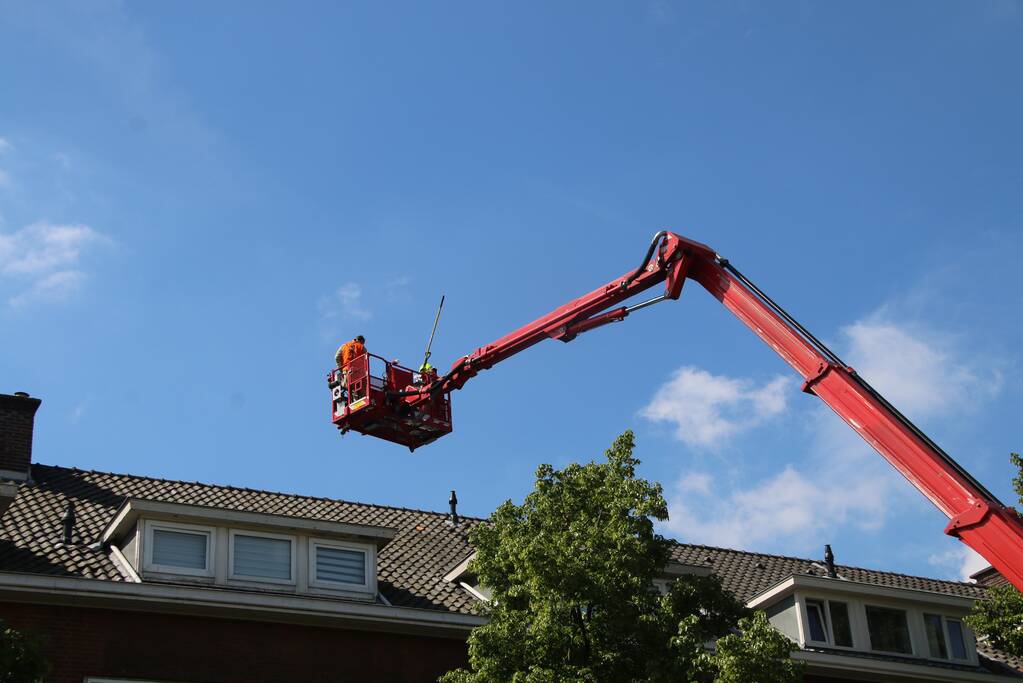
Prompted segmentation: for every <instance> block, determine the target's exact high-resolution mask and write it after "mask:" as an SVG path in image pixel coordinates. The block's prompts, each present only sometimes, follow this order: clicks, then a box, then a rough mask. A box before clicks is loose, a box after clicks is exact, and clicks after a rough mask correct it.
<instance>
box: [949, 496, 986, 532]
mask: <svg viewBox="0 0 1023 683" xmlns="http://www.w3.org/2000/svg"><path fill="white" fill-rule="evenodd" d="M990 513H991V506H989V505H988V504H987V503H985V502H984V501H977V502H976V503H974V504H973V505H972V506H971V507H970V508H969V509H968V510H965V511H963V512H960V513H959V514H958V515H956V516H955V517H953V518H952V519H951V520H950V521H949V523H948V526H946V527H945V533H946V534H948V535H949V536H958V535H959V532H960V531H964V530H966V529H970V528H972V527H975V526H977V525H979V524H982V523H983V522H984V520H985V519H987V516H988V515H989V514H990Z"/></svg>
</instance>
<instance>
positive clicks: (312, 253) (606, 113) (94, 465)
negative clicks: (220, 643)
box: [0, 0, 1023, 576]
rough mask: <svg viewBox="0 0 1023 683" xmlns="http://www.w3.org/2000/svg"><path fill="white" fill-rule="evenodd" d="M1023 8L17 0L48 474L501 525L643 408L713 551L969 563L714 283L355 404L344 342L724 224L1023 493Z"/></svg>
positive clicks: (852, 357) (23, 219)
mask: <svg viewBox="0 0 1023 683" xmlns="http://www.w3.org/2000/svg"><path fill="white" fill-rule="evenodd" d="M1021 66H1023V4H1021V3H1020V2H1017V1H1014V0H991V1H984V2H950V3H942V4H940V5H934V4H933V3H927V2H904V3H897V4H892V3H880V2H878V3H855V4H846V5H839V4H836V3H789V4H786V3H772V4H771V5H769V6H767V5H757V4H756V3H746V2H719V3H671V2H635V3H624V2H617V3H598V4H591V3H587V4H581V3H547V4H546V5H544V6H541V5H539V4H533V5H526V4H523V3H444V4H443V5H427V4H424V3H401V2H395V3H386V4H382V3H343V4H342V3H288V4H287V6H285V5H284V4H281V5H276V6H271V5H268V4H263V3H255V4H253V3H235V4H231V3H218V4H217V5H216V6H213V7H211V6H210V5H209V4H208V3H187V2H183V3H162V4H156V3H137V4H125V3H118V2H91V3H69V4H66V5H65V4H50V3H28V4H26V3H13V2H11V3H7V2H2V3H0V83H2V84H3V87H2V89H0V139H2V143H0V328H2V329H3V335H2V337H0V345H2V353H0V377H2V378H3V381H2V386H0V390H3V391H7V392H10V391H15V390H25V391H29V392H31V393H32V394H33V395H36V396H40V397H42V398H43V407H42V409H41V410H40V413H39V416H38V420H37V437H36V451H35V459H36V461H37V462H44V463H51V464H60V465H68V466H77V467H81V468H91V469H100V470H108V471H116V472H132V473H139V474H147V475H152V476H159V477H169V478H180V479H187V480H199V481H206V482H216V483H228V484H233V485H237V486H248V487H255V488H268V489H273V490H282V491H289V492H300V493H306V494H313V495H322V496H332V497H339V498H346V499H352V500H362V501H370V502H378V503H386V504H391V505H399V506H408V507H421V508H430V509H444V508H445V505H446V500H447V496H448V491H449V490H450V489H453V488H454V489H457V490H458V495H459V499H460V500H461V501H462V502H461V509H462V511H463V512H465V513H469V514H474V515H480V516H485V515H487V514H489V512H490V511H491V510H493V508H494V507H495V506H496V505H497V504H499V503H500V502H501V501H503V500H505V499H507V498H512V499H514V500H521V498H522V497H523V496H524V495H525V493H526V492H527V491H528V490H529V489H530V487H531V485H532V475H533V471H534V470H535V468H536V466H537V465H538V464H539V463H541V462H553V463H555V464H556V465H563V464H565V463H567V462H569V461H571V460H580V459H582V460H585V459H590V458H594V457H599V456H600V454H601V453H602V451H603V449H604V448H606V446H607V445H608V444H609V443H610V442H611V440H612V439H613V438H614V437H615V435H617V434H618V433H620V432H622V431H623V430H625V429H633V430H635V431H636V434H637V439H638V444H639V445H638V449H637V454H638V456H639V457H640V458H641V459H642V460H643V466H642V474H643V475H644V476H646V477H648V478H651V479H654V480H657V481H660V482H662V483H663V485H664V488H665V493H666V496H667V497H668V498H669V500H670V502H671V512H672V518H671V520H670V521H669V522H668V523H667V524H666V525H664V526H663V527H662V530H663V531H664V533H666V534H670V535H672V536H675V537H677V538H680V539H682V540H687V541H695V542H703V543H708V544H714V545H727V546H734V547H743V548H750V549H756V550H763V551H768V552H777V553H785V554H798V555H809V556H813V557H817V556H819V555H820V554H821V552H822V550H823V545H824V544H825V543H831V544H832V545H833V546H834V548H835V552H836V555H837V558H838V560H839V562H844V563H850V564H860V565H864V566H870V567H875V568H886V569H892V570H898V571H905V572H913V573H923V574H928V575H936V576H959V575H960V573H961V572H962V571H964V570H969V569H971V568H976V566H977V563H976V561H975V560H974V559H973V558H971V557H970V556H969V555H968V554H966V553H964V552H963V551H962V549H961V547H960V546H959V545H958V544H957V543H956V542H954V541H952V540H950V539H947V538H945V537H944V536H943V535H942V533H941V530H942V528H943V527H944V524H945V522H944V519H943V518H942V516H941V515H940V513H938V512H937V511H936V510H934V509H933V508H932V507H931V506H930V504H929V503H927V502H926V501H925V499H924V498H923V497H922V496H920V495H919V494H917V493H916V492H915V491H914V490H913V489H912V488H911V487H910V486H909V485H908V484H907V483H906V482H904V481H903V480H901V478H900V477H899V476H898V475H897V474H895V473H894V472H893V470H891V469H890V468H889V467H888V465H887V464H885V463H884V462H883V461H882V460H881V458H880V457H878V456H876V455H874V454H873V453H872V451H870V450H869V449H868V448H867V447H866V446H865V445H863V444H861V443H859V442H858V441H857V440H856V437H855V436H854V435H853V434H852V433H851V432H848V431H847V430H846V429H845V428H844V427H843V426H842V425H841V423H839V421H838V419H837V418H836V417H834V416H833V415H831V414H830V413H828V412H826V409H824V408H823V407H822V406H821V405H820V404H819V403H818V402H816V401H815V400H814V399H813V398H812V397H808V396H806V395H803V394H801V393H800V392H799V387H798V382H797V380H796V377H795V375H794V374H793V373H792V372H791V371H790V370H789V369H788V367H787V366H785V365H784V364H783V363H782V362H781V361H780V359H778V358H777V357H776V356H775V355H774V354H773V353H772V352H771V351H770V350H769V349H768V348H766V347H765V346H763V345H762V344H761V342H759V341H758V340H757V339H756V338H755V337H754V336H753V335H752V334H751V333H749V332H748V331H747V330H745V329H744V328H743V327H742V326H741V324H740V323H738V321H736V320H735V319H734V318H731V317H730V315H729V314H728V313H727V312H726V311H725V310H724V309H723V308H721V307H720V306H719V305H717V303H716V302H714V301H713V300H712V299H711V298H710V297H708V296H707V295H706V294H705V293H703V292H702V291H701V290H700V289H699V288H698V287H687V290H686V292H685V293H684V295H683V297H682V299H681V300H680V301H679V302H676V303H671V304H665V305H662V306H659V307H655V308H653V309H650V310H647V311H643V312H642V313H638V314H636V315H635V316H633V317H632V318H630V319H629V320H628V321H627V322H625V323H623V324H620V325H617V326H613V327H609V328H605V329H602V330H599V331H597V332H594V333H592V334H590V335H587V336H585V337H581V338H580V339H578V340H577V341H575V342H572V343H571V344H570V345H568V346H564V345H561V344H557V343H554V342H548V343H545V344H541V345H540V346H538V347H535V348H533V349H531V350H530V351H529V352H527V353H524V354H522V355H520V356H518V357H515V358H513V359H511V360H509V361H507V362H506V363H505V364H503V365H501V366H499V367H497V368H495V369H494V370H491V371H489V372H488V373H484V374H483V375H481V376H479V377H478V378H476V379H474V380H473V381H472V382H471V383H470V384H469V385H468V386H467V388H466V389H465V390H463V391H461V392H458V393H456V394H455V395H454V410H455V413H454V416H455V423H456V427H455V432H454V434H452V435H451V436H449V437H446V438H445V439H443V440H441V441H440V442H438V443H436V444H434V445H432V446H430V447H428V448H424V449H422V450H420V451H417V452H416V453H415V455H410V454H409V453H408V452H407V451H405V450H404V449H402V448H400V447H397V446H392V445H390V444H387V443H383V442H375V441H373V440H371V439H368V438H362V437H359V436H357V435H349V436H346V437H345V438H339V436H338V434H337V433H336V431H335V430H334V429H333V428H332V426H331V425H330V422H329V410H330V406H329V395H328V393H327V389H326V386H325V383H324V375H325V373H326V371H327V370H328V368H329V366H330V365H331V363H332V358H333V352H334V349H335V348H336V346H337V344H338V343H339V342H341V341H344V340H345V339H347V338H350V337H351V336H352V335H354V334H356V333H362V334H365V335H366V337H367V340H368V342H367V343H368V346H369V347H370V349H371V350H373V351H376V352H379V353H380V354H381V355H385V356H388V357H398V358H401V359H403V360H405V361H407V362H409V363H412V362H415V361H416V360H417V359H418V358H419V357H420V355H421V354H422V350H423V347H424V345H425V341H426V337H427V336H428V334H429V327H430V324H431V322H432V317H433V313H434V307H435V305H436V302H437V299H438V297H439V296H440V294H442V293H443V294H446V296H447V305H446V307H445V313H444V318H443V320H442V322H441V326H440V330H439V333H438V338H437V341H436V343H435V346H434V359H435V360H436V361H437V364H438V365H441V366H442V367H446V366H447V365H448V364H449V363H450V362H451V361H453V360H454V359H455V358H457V357H458V356H460V355H462V354H465V353H468V352H470V351H472V350H473V349H474V348H476V347H477V346H480V345H482V344H485V343H487V342H489V341H491V340H493V339H495V338H497V337H499V336H501V335H503V334H504V333H506V332H508V331H510V330H512V329H514V328H515V327H517V326H519V325H521V324H523V323H525V322H527V321H529V320H530V319H532V318H534V317H537V316H539V315H540V314H542V313H545V312H546V311H547V310H549V309H551V308H554V307H556V306H558V305H560V304H561V303H564V302H565V301H567V300H569V299H571V298H573V297H574V296H577V295H578V294H581V293H583V292H586V291H589V290H590V289H592V288H593V287H595V286H597V285H599V284H602V283H604V282H605V281H608V280H610V279H611V278H613V277H616V276H617V275H619V274H620V273H622V272H624V271H625V270H628V269H630V268H632V267H634V266H635V265H636V264H637V263H638V260H639V259H640V257H641V256H642V254H643V251H644V249H645V247H646V245H647V243H648V241H649V238H650V236H651V235H652V234H653V233H654V232H655V231H656V230H658V229H660V228H662V227H669V228H671V229H674V230H676V231H677V232H680V233H682V234H684V235H687V236H690V237H692V238H694V239H698V240H701V241H703V242H706V243H708V244H710V245H711V246H712V247H714V248H715V249H716V250H717V251H718V252H719V253H721V254H722V255H724V256H727V257H729V258H730V259H731V260H732V261H733V262H734V263H735V264H736V265H737V266H738V267H739V268H740V269H742V270H743V271H744V272H745V273H746V274H747V275H749V276H750V277H752V278H753V279H754V280H755V281H757V282H758V283H759V284H760V285H761V286H762V287H764V288H765V289H766V290H767V291H768V292H769V293H770V294H771V295H772V296H773V297H774V298H776V299H777V300H778V301H780V302H781V303H782V304H783V305H784V306H786V307H787V308H788V309H789V310H790V311H791V312H792V313H794V314H795V315H796V316H797V317H798V318H800V319H801V321H802V322H804V324H806V325H807V326H808V327H810V328H811V329H812V330H813V331H814V332H815V333H816V334H817V335H818V336H820V337H822V338H824V339H825V340H827V341H828V343H829V344H832V345H833V346H834V348H835V350H836V351H837V352H838V353H839V355H841V356H843V357H845V358H846V360H848V361H850V362H851V363H852V364H853V365H854V366H855V367H856V368H857V369H858V370H859V371H860V372H861V373H862V374H864V375H865V376H866V377H867V379H868V380H870V381H871V382H872V383H873V384H875V385H876V386H877V387H878V388H879V389H881V390H882V391H883V392H885V393H886V394H887V395H888V397H889V398H890V399H891V400H892V401H893V402H894V403H895V404H896V405H898V406H899V407H900V408H901V409H902V410H903V411H904V412H906V413H907V414H908V415H909V416H910V417H912V418H913V419H915V420H916V421H918V423H919V424H920V425H921V426H922V427H923V428H924V429H925V430H926V431H928V433H929V434H931V436H932V437H933V438H935V439H936V440H937V441H938V442H939V443H941V444H942V445H943V446H944V447H945V448H946V450H948V451H949V452H950V453H952V454H953V455H954V456H955V457H956V458H957V459H959V460H960V461H961V462H962V463H963V464H965V465H966V466H967V468H968V469H969V470H970V471H972V472H973V473H974V474H975V475H976V476H977V477H978V478H979V479H981V480H982V481H983V482H985V483H986V484H987V485H988V486H990V488H992V489H993V490H994V491H995V492H996V493H997V494H998V495H1000V496H1002V497H1003V498H1004V499H1005V501H1006V502H1015V501H1014V497H1013V495H1012V492H1011V488H1010V486H1009V480H1010V478H1011V476H1012V471H1011V469H1010V467H1009V465H1008V453H1009V452H1010V451H1012V450H1019V449H1021V448H1023V439H1021V436H1020V431H1019V415H1020V414H1021V410H1023V392H1021V390H1020V381H1019V380H1020V373H1021V367H1020V353H1021V352H1020V348H1023V325H1021V322H1020V312H1021V311H1023V293H1021V288H1020V285H1019V282H1020V279H1019V275H1018V264H1019V263H1020V260H1021V258H1023V161H1021V152H1023V144H1021V143H1023V127H1021V126H1020V121H1023V92H1021V91H1020V89H1019V87H1018V85H1019V73H1020V68H1021Z"/></svg>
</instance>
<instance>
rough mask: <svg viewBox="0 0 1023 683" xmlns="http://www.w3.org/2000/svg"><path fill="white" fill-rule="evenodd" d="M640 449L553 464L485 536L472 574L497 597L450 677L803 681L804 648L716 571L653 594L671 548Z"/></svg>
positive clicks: (619, 446) (475, 682)
mask: <svg viewBox="0 0 1023 683" xmlns="http://www.w3.org/2000/svg"><path fill="white" fill-rule="evenodd" d="M632 450H633V435H632V433H631V432H626V433H625V434H623V435H622V436H620V437H619V438H618V439H617V440H616V441H615V442H614V444H613V445H612V446H611V448H610V449H609V450H608V451H607V453H606V462H602V463H589V464H586V465H579V464H571V465H569V466H567V467H566V468H564V469H562V470H555V469H554V468H553V467H552V466H550V465H541V466H540V467H539V468H538V469H537V472H536V484H535V487H534V490H533V491H532V492H531V493H530V494H529V495H528V496H527V497H526V499H525V501H524V502H523V503H522V505H515V504H513V503H512V502H511V501H507V502H505V503H504V504H503V505H501V506H500V507H499V508H498V509H497V510H496V511H495V512H494V514H493V516H492V518H491V523H490V524H481V525H479V526H477V527H475V528H474V530H473V532H472V535H471V540H472V543H473V545H474V546H475V548H476V558H475V559H474V560H473V562H472V563H471V565H470V571H472V572H473V573H474V574H475V575H476V576H477V577H478V579H479V581H480V583H481V584H482V585H484V586H486V587H487V588H488V589H490V591H491V594H492V599H491V601H490V602H489V603H488V604H487V605H485V606H484V607H483V610H484V612H485V614H486V615H487V616H488V617H489V621H488V623H487V624H485V625H483V626H480V627H478V628H476V629H475V630H474V631H473V633H472V634H471V636H470V637H469V661H470V666H471V670H458V671H453V672H450V673H448V674H446V675H445V676H444V677H443V678H442V679H441V680H442V681H443V682H444V683H483V682H486V683H491V682H499V681H513V682H515V683H541V682H548V681H550V682H553V681H559V682H562V681H564V682H570V681H579V682H583V681H587V682H589V681H637V682H639V681H649V682H651V683H655V682H660V681H686V682H691V683H710V682H712V681H720V682H721V683H732V682H733V681H735V682H738V681H742V682H743V683H759V682H761V681H762V682H764V683H767V682H768V681H770V682H771V683H789V682H795V681H798V680H801V668H800V666H799V665H798V663H797V662H794V661H792V660H791V659H790V658H789V653H790V652H791V651H792V650H794V649H795V645H794V644H793V643H792V642H791V641H789V640H788V639H787V638H785V637H784V636H783V635H781V634H780V633H778V632H777V631H775V630H774V629H772V628H771V627H770V625H769V624H768V622H767V620H766V617H765V616H764V615H763V614H762V613H760V614H756V615H754V614H752V613H751V612H750V611H749V610H747V609H746V608H745V607H744V606H743V605H742V604H741V603H739V602H738V601H737V600H736V599H735V598H734V597H733V596H732V595H731V594H730V593H728V592H727V591H725V590H724V589H723V588H722V586H721V583H720V582H719V581H718V580H717V579H716V578H715V577H700V576H692V575H686V576H683V577H680V578H679V579H678V580H676V581H675V582H674V583H673V584H672V586H671V588H670V590H669V591H668V593H667V594H666V595H661V594H660V593H658V592H657V591H656V590H655V589H654V588H653V580H654V579H655V578H657V577H659V576H660V575H661V574H662V572H663V570H664V568H665V566H666V565H667V563H668V559H669V556H670V550H671V544H670V542H669V541H666V540H665V539H663V538H661V537H660V536H658V535H657V534H655V533H654V526H653V524H654V520H665V519H667V517H668V509H667V504H666V503H665V500H664V497H663V495H662V492H661V487H660V485H658V484H654V483H651V482H648V481H646V480H643V479H638V478H637V477H636V465H638V464H639V461H638V460H636V459H635V458H633V457H632ZM714 640H717V646H716V648H714V649H709V648H708V647H707V645H708V643H710V642H713V641H714Z"/></svg>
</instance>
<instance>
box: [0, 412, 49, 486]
mask: <svg viewBox="0 0 1023 683" xmlns="http://www.w3.org/2000/svg"><path fill="white" fill-rule="evenodd" d="M40 403H42V401H40V400H39V399H38V398H31V397H30V396H29V395H28V394H15V395H13V396H12V395H10V394H0V470H12V471H15V472H23V473H25V474H26V475H27V474H28V470H29V465H31V463H32V426H33V424H34V422H35V414H36V410H38V409H39V404H40Z"/></svg>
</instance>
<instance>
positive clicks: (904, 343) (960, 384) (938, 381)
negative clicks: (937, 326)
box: [842, 315, 1002, 417]
mask: <svg viewBox="0 0 1023 683" xmlns="http://www.w3.org/2000/svg"><path fill="white" fill-rule="evenodd" d="M842 333H843V335H844V337H845V340H846V342H847V346H848V348H849V351H848V353H847V356H848V357H849V359H850V362H851V363H852V364H853V366H854V367H855V368H856V370H857V371H858V372H859V373H860V375H861V376H863V377H864V378H865V379H866V380H867V381H868V382H870V383H871V384H872V385H873V386H874V387H875V388H876V389H877V390H878V391H880V392H881V393H882V394H884V395H885V396H886V397H887V398H888V400H889V401H891V402H892V403H893V404H894V405H896V406H898V407H899V409H900V410H901V411H902V412H904V413H907V414H911V415H916V416H920V417H940V416H942V415H946V414H948V413H950V412H951V411H953V410H956V411H961V410H963V409H974V408H976V407H979V406H980V405H981V404H983V403H984V402H986V401H987V400H989V399H991V398H992V397H994V396H996V395H997V394H998V393H999V391H1001V388H1002V376H1001V374H1000V373H999V372H998V369H997V367H992V366H991V365H990V364H988V365H987V366H986V367H983V368H981V367H978V366H977V365H976V364H972V363H970V362H968V361H967V360H965V359H959V358H957V357H956V353H955V349H954V344H953V341H952V338H951V336H950V335H948V334H945V333H942V332H941V331H939V330H934V329H919V330H913V329H911V328H910V327H906V326H904V325H900V324H897V323H895V322H892V321H889V320H886V319H884V318H883V317H881V316H878V315H875V316H872V317H870V318H868V319H866V320H863V321H860V322H856V323H854V324H852V325H849V326H848V327H845V328H843V330H842Z"/></svg>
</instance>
